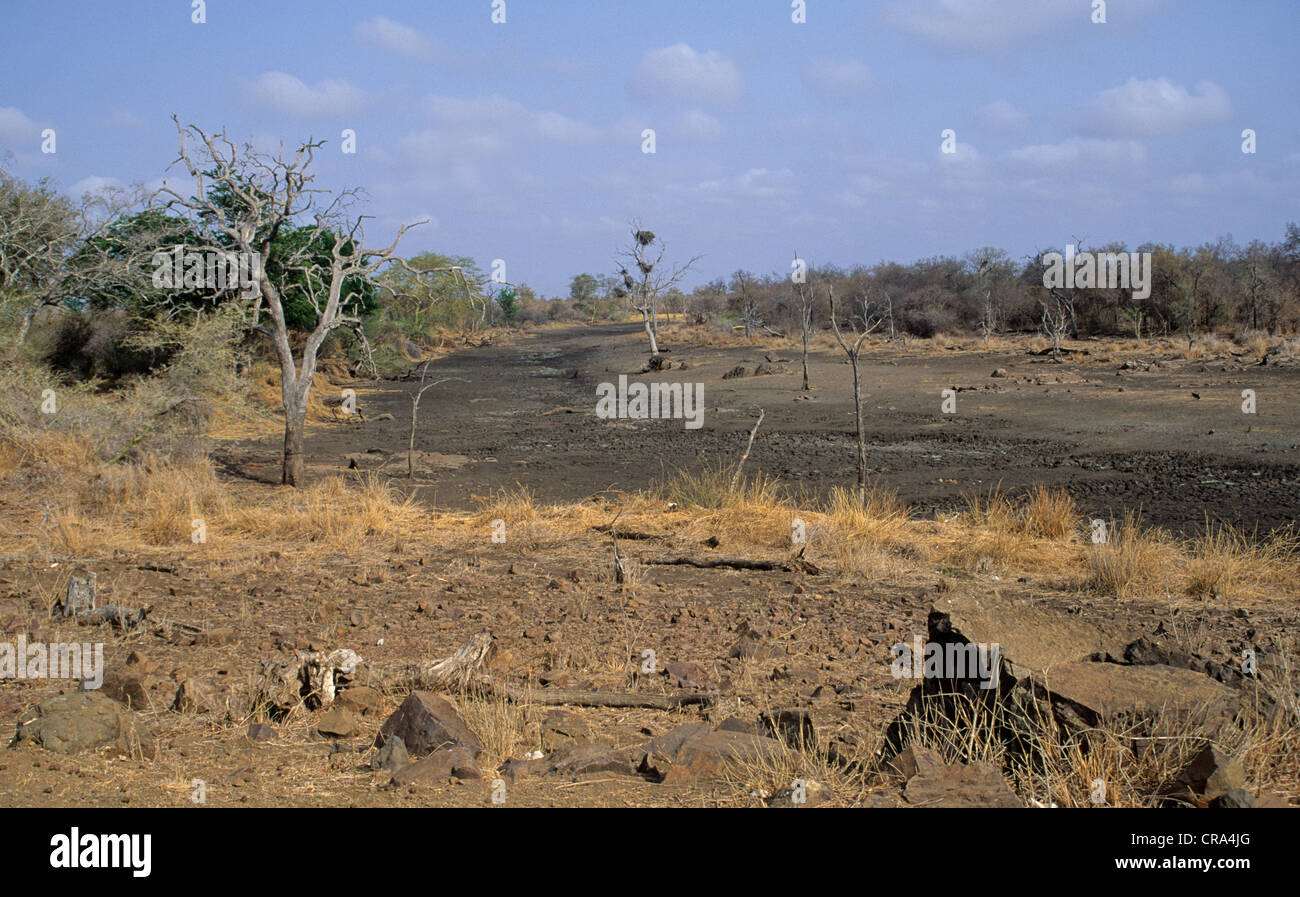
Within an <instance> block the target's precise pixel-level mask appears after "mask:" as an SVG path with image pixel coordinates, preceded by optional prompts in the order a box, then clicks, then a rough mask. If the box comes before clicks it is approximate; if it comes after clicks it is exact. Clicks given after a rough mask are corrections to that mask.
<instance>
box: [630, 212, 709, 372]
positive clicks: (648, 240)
mask: <svg viewBox="0 0 1300 897" xmlns="http://www.w3.org/2000/svg"><path fill="white" fill-rule="evenodd" d="M656 247H657V248H656ZM667 251H668V247H667V246H666V245H665V244H664V241H663V240H661V239H659V237H657V236H655V234H654V232H652V231H648V230H645V229H644V228H642V227H641V224H640V222H637V221H634V222H633V223H632V243H631V245H630V246H629V247H628V248H627V249H624V250H623V251H622V252H620V253H619V256H620V257H621V258H624V259H626V260H627V261H628V262H631V265H632V267H634V268H636V270H637V272H638V274H637V275H633V274H632V272H630V271H629V270H628V265H627V264H626V263H625V264H621V265H619V269H618V273H619V275H620V276H621V277H622V278H623V287H624V289H625V290H626V292H627V296H628V303H629V304H630V305H631V306H632V310H633V311H637V312H640V313H641V320H642V321H643V322H644V324H645V333H646V337H647V338H648V339H649V340H650V358H651V359H652V360H653V359H654V358H655V357H656V356H657V355H658V354H659V341H658V340H657V339H656V335H657V332H658V329H659V297H660V296H661V295H663V294H664V293H665V292H667V291H668V290H669V289H671V288H672V287H675V286H677V285H678V284H679V283H680V282H681V280H682V278H683V277H685V276H686V272H688V271H689V270H690V269H691V266H692V265H694V264H695V263H696V262H697V261H699V260H700V257H699V256H698V255H697V256H693V257H692V258H690V259H689V260H688V261H687V262H686V264H684V265H679V266H675V267H673V268H672V269H670V270H669V271H668V272H666V273H665V272H664V271H663V270H662V269H661V268H660V265H661V264H662V262H663V260H664V255H665V254H666V253H667ZM656 272H658V273H656ZM638 277H639V279H638Z"/></svg>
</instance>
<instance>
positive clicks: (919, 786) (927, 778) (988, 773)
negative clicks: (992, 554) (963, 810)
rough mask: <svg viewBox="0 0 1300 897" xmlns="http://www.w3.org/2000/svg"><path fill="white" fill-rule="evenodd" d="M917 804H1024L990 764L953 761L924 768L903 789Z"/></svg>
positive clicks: (932, 805)
mask: <svg viewBox="0 0 1300 897" xmlns="http://www.w3.org/2000/svg"><path fill="white" fill-rule="evenodd" d="M903 795H904V797H906V799H907V802H908V803H909V804H911V805H912V806H914V807H935V808H949V807H954V808H957V807H1021V806H1024V805H1023V804H1022V803H1021V802H1020V798H1018V797H1016V794H1015V792H1014V791H1012V790H1011V788H1010V786H1008V785H1007V782H1006V780H1005V779H1004V778H1002V773H1001V772H999V771H998V768H997V767H996V766H993V765H992V764H989V763H952V764H942V765H938V766H933V765H930V764H928V763H927V764H926V766H925V768H924V769H922V770H921V771H919V772H917V773H916V774H915V775H913V776H912V777H911V778H910V779H908V780H907V787H906V788H904V789H903Z"/></svg>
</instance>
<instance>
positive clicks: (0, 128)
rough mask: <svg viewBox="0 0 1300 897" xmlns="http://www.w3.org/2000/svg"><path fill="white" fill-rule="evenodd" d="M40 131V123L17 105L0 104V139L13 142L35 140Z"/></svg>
mask: <svg viewBox="0 0 1300 897" xmlns="http://www.w3.org/2000/svg"><path fill="white" fill-rule="evenodd" d="M40 133H41V128H40V125H38V124H36V122H34V121H32V120H31V119H30V118H28V117H27V115H26V114H25V113H24V112H23V111H22V110H21V109H19V108H18V107H17V106H0V141H3V142H4V143H6V144H15V143H20V142H23V141H27V140H35V139H36V138H37V137H39V136H40Z"/></svg>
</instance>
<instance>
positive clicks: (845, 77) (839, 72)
mask: <svg viewBox="0 0 1300 897" xmlns="http://www.w3.org/2000/svg"><path fill="white" fill-rule="evenodd" d="M800 77H802V78H803V83H804V85H805V86H806V87H808V88H810V89H811V90H814V91H816V92H818V93H823V94H831V95H837V96H852V95H854V94H860V93H865V92H866V91H868V90H870V89H871V86H872V80H871V73H870V72H868V71H867V67H866V66H865V65H863V64H862V63H860V62H858V61H857V60H856V59H846V60H842V61H836V60H832V59H817V60H814V61H813V62H810V63H808V64H807V65H805V66H804V67H803V70H802V72H801V73H800Z"/></svg>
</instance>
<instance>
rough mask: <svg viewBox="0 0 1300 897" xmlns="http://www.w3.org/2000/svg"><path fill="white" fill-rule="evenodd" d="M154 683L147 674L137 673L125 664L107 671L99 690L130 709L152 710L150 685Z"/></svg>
mask: <svg viewBox="0 0 1300 897" xmlns="http://www.w3.org/2000/svg"><path fill="white" fill-rule="evenodd" d="M153 684H154V682H152V681H150V678H149V677H148V676H147V675H146V674H144V673H137V672H135V671H133V670H132V669H131V667H129V666H125V667H118V668H117V669H114V670H109V671H108V672H107V673H105V674H104V681H103V682H102V683H101V684H100V686H99V690H100V691H101V692H103V693H104V694H105V695H107V696H108V697H110V698H112V699H113V700H114V701H117V702H118V703H119V704H125V705H126V706H127V707H128V708H129V709H132V710H152V709H153V700H152V698H150V696H149V687H150V686H151V685H153Z"/></svg>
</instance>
